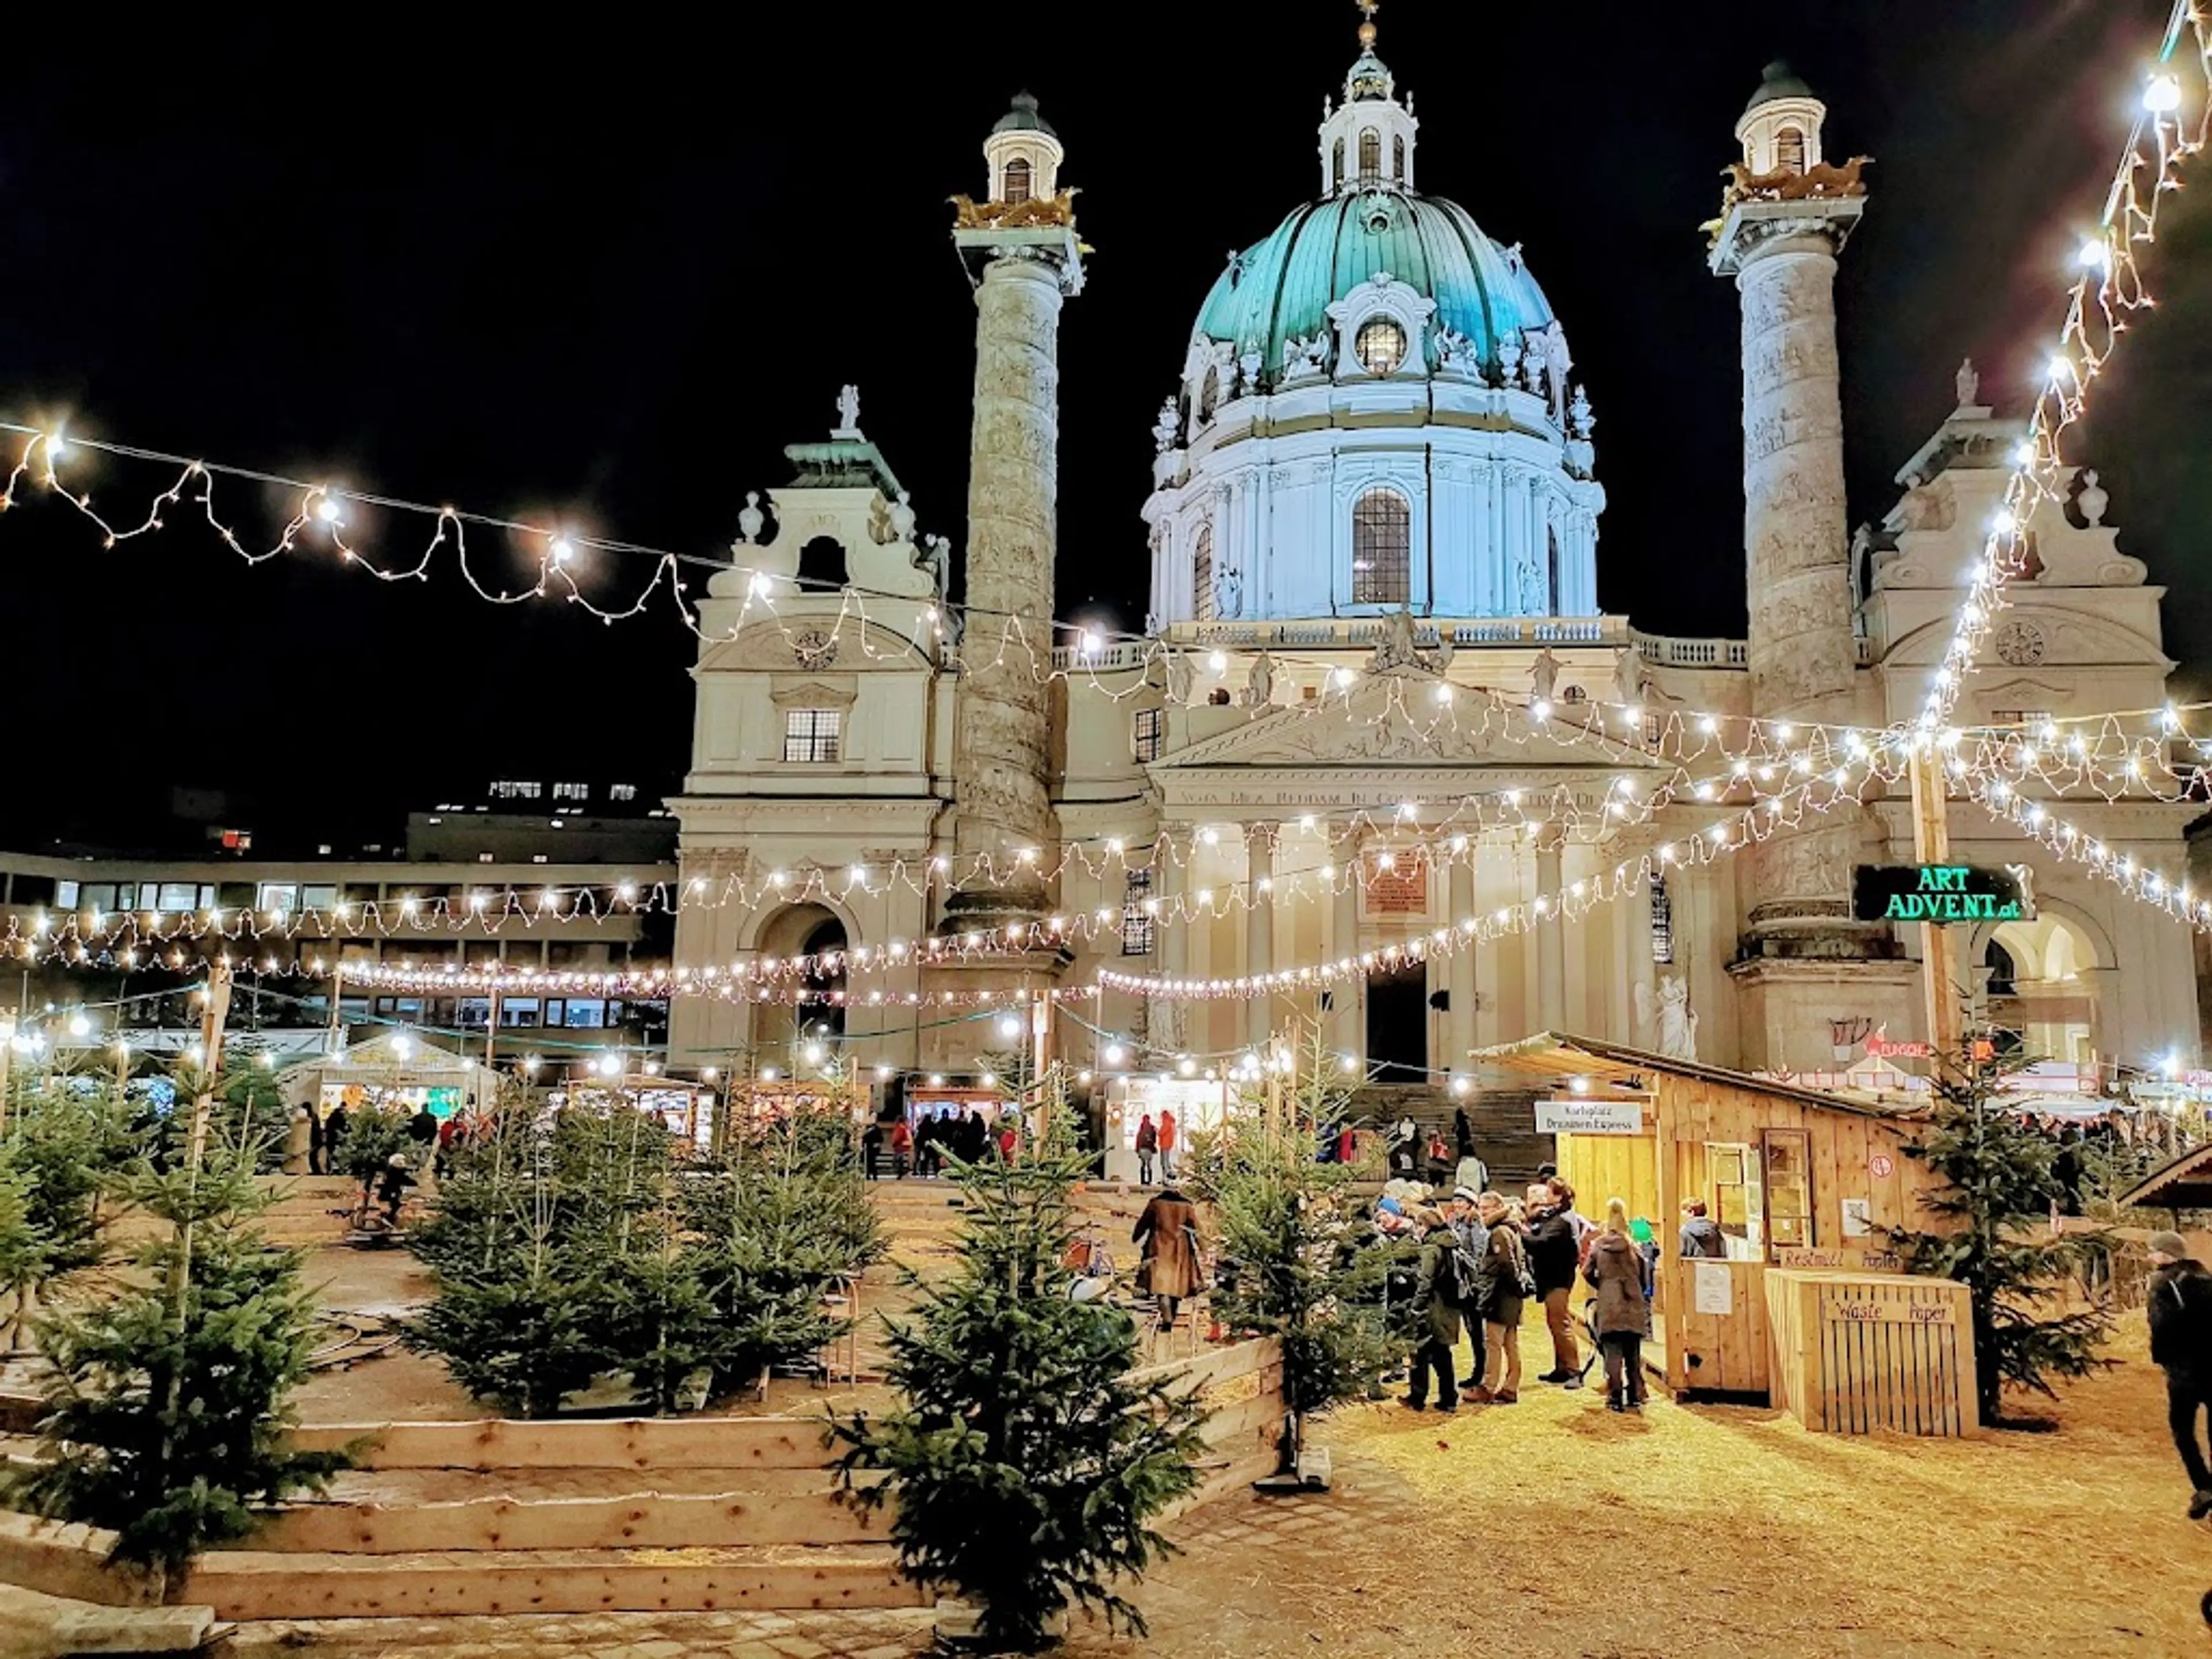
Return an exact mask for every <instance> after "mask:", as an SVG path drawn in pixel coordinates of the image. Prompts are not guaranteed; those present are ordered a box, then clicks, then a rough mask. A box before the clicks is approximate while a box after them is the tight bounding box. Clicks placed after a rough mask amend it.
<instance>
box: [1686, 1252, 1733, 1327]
mask: <svg viewBox="0 0 2212 1659" xmlns="http://www.w3.org/2000/svg"><path fill="white" fill-rule="evenodd" d="M1690 1306H1691V1307H1692V1309H1693V1310H1695V1311H1697V1312H1699V1313H1701V1314H1712V1315H1716V1316H1718V1317H1720V1318H1723V1319H1726V1318H1727V1317H1729V1315H1731V1314H1733V1313H1735V1279H1734V1278H1733V1277H1732V1276H1731V1275H1730V1274H1729V1269H1728V1263H1727V1262H1725V1261H1692V1263H1691V1264H1690Z"/></svg>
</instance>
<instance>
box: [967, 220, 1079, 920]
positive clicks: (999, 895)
mask: <svg viewBox="0 0 2212 1659" xmlns="http://www.w3.org/2000/svg"><path fill="white" fill-rule="evenodd" d="M953 241H954V243H955V244H956V246H958V247H959V249H960V252H961V254H962V256H963V258H964V259H965V260H966V262H967V264H968V266H969V271H970V274H971V275H972V276H974V277H975V423H974V427H973V432H972V436H971V439H970V442H969V475H968V562H967V574H968V605H969V617H968V628H967V633H966V636H965V640H964V643H963V651H962V662H961V678H960V685H959V693H958V703H957V708H958V714H957V721H956V729H955V735H954V747H953V769H952V770H953V793H954V799H955V803H956V805H955V815H954V818H953V849H954V853H955V855H956V857H957V860H959V861H960V862H961V863H962V864H963V866H964V865H965V864H966V863H967V861H968V860H971V859H974V858H977V857H981V856H987V857H988V858H989V859H990V860H992V862H993V865H994V866H995V868H996V870H997V872H998V877H997V879H996V880H995V881H994V882H992V883H990V884H989V886H990V888H991V890H987V891H986V890H980V886H978V887H970V888H969V890H966V891H963V892H962V893H960V894H957V895H956V896H954V897H953V899H952V901H951V903H950V905H949V906H948V907H947V908H948V914H949V915H957V918H958V920H957V925H958V926H960V927H975V926H976V925H978V924H979V923H981V925H985V926H989V925H992V924H994V923H998V922H1004V921H1018V920H1023V919H1034V918H1035V917H1036V916H1037V915H1041V914H1042V911H1043V908H1044V906H1045V902H1046V896H1045V884H1044V881H1043V879H1042V877H1041V876H1038V875H1036V874H1035V873H1033V871H1034V868H1035V866H1024V865H1021V864H1019V863H1018V857H1019V854H1020V851H1021V849H1023V848H1036V849H1038V854H1037V862H1038V864H1040V865H1045V866H1048V865H1049V864H1050V863H1051V862H1052V853H1053V849H1054V848H1055V847H1056V846H1057V844H1058V842H1059V839H1060V837H1059V830H1058V827H1057V825H1056V824H1055V823H1054V816H1053V810H1052V798H1051V794H1050V787H1049V780H1050V777H1051V772H1052V760H1051V743H1052V731H1051V700H1050V696H1049V691H1050V684H1049V682H1048V679H1047V678H1045V677H1043V676H1042V675H1041V674H1040V673H1039V672H1038V671H1037V664H1038V663H1039V662H1043V661H1048V660H1049V653H1050V652H1051V649H1052V645H1053V558H1054V553H1055V551H1056V549H1057V542H1058V529H1057V515H1058V513H1059V450H1060V362H1059V343H1060V302H1061V298H1062V296H1063V295H1067V294H1073V293H1075V292H1077V291H1078V290H1079V289H1080V288H1081V287H1082V282H1083V266H1082V260H1081V257H1080V253H1079V245H1078V243H1077V241H1076V239H1075V234H1074V227H1073V222H1072V221H1071V222H1065V223H1060V224H1047V225H1038V226H1027V227H1024V228H998V227H997V226H996V225H995V224H994V225H992V226H990V227H988V228H958V229H956V230H955V231H954V232H953Z"/></svg>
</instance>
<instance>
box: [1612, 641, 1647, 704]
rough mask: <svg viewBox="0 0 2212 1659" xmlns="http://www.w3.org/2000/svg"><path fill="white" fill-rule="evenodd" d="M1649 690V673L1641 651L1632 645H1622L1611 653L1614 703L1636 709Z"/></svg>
mask: <svg viewBox="0 0 2212 1659" xmlns="http://www.w3.org/2000/svg"><path fill="white" fill-rule="evenodd" d="M1650 688H1651V675H1650V671H1649V670H1648V669H1646V668H1645V667H1644V653H1642V652H1641V651H1638V649H1637V648H1636V647H1634V646H1633V645H1624V646H1622V647H1620V650H1618V651H1616V652H1614V653H1613V701H1614V702H1617V703H1620V705H1621V706H1622V707H1623V708H1638V707H1639V706H1640V705H1641V704H1642V703H1643V702H1644V694H1645V693H1646V692H1647V691H1649V690H1650Z"/></svg>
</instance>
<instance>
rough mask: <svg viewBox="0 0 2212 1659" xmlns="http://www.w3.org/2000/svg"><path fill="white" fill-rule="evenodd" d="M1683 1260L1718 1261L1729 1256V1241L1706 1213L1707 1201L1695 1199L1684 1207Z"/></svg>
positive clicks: (1681, 1244)
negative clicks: (1722, 1235)
mask: <svg viewBox="0 0 2212 1659" xmlns="http://www.w3.org/2000/svg"><path fill="white" fill-rule="evenodd" d="M1680 1248H1681V1254H1682V1259H1683V1260H1684V1261H1698V1260H1699V1259H1701V1258H1702V1259H1704V1260H1705V1261H1720V1260H1722V1259H1723V1257H1725V1256H1726V1255H1728V1241H1727V1240H1726V1239H1725V1238H1723V1237H1721V1230H1720V1228H1719V1226H1718V1225H1716V1224H1715V1222H1714V1220H1713V1218H1711V1216H1709V1215H1707V1214H1706V1213H1705V1200H1704V1199H1702V1198H1693V1199H1692V1200H1690V1201H1689V1202H1688V1203H1686V1204H1685V1205H1683V1206H1682V1237H1681V1239H1680Z"/></svg>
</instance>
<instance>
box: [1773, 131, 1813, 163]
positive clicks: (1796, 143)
mask: <svg viewBox="0 0 2212 1659" xmlns="http://www.w3.org/2000/svg"><path fill="white" fill-rule="evenodd" d="M1774 167H1775V170H1776V171H1777V172H1778V173H1802V172H1804V171H1805V135H1804V133H1803V132H1802V131H1800V130H1799V129H1797V128H1796V127H1784V128H1782V129H1781V130H1780V131H1778V132H1777V133H1776V134H1775V135H1774Z"/></svg>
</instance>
